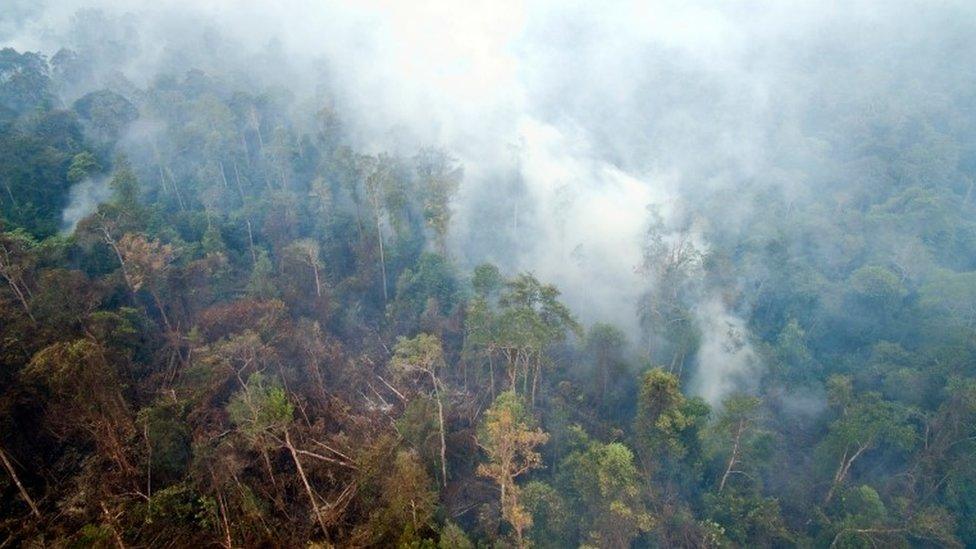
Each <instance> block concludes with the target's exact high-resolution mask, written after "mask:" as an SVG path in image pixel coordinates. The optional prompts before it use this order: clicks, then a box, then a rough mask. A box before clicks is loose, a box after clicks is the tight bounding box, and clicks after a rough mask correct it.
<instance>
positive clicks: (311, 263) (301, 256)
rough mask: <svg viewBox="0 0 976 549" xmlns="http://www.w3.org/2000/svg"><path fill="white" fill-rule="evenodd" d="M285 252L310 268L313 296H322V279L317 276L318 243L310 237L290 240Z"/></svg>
mask: <svg viewBox="0 0 976 549" xmlns="http://www.w3.org/2000/svg"><path fill="white" fill-rule="evenodd" d="M287 253H288V254H289V255H291V256H292V257H294V258H295V259H297V260H299V261H301V262H302V263H304V264H305V265H308V267H309V268H310V269H311V270H312V274H313V275H314V277H315V296H316V297H322V280H321V277H320V276H319V269H321V268H322V263H321V261H320V259H319V253H320V251H319V244H318V242H316V241H315V240H313V239H311V238H303V239H300V240H296V241H294V242H292V243H291V244H290V245H289V246H288V249H287Z"/></svg>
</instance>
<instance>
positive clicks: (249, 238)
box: [244, 218, 258, 265]
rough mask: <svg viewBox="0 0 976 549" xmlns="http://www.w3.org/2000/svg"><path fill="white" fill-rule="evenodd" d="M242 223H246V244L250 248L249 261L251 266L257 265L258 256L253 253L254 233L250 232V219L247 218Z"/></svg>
mask: <svg viewBox="0 0 976 549" xmlns="http://www.w3.org/2000/svg"><path fill="white" fill-rule="evenodd" d="M244 221H245V222H247V243H248V246H250V248H251V261H252V264H253V265H257V264H258V254H257V253H255V252H254V233H253V232H251V219H250V218H247V219H245V220H244Z"/></svg>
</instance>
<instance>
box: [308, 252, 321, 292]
mask: <svg viewBox="0 0 976 549" xmlns="http://www.w3.org/2000/svg"><path fill="white" fill-rule="evenodd" d="M308 261H309V263H311V264H312V272H313V273H315V295H316V297H322V282H321V280H320V279H319V266H318V263H317V262H316V261H315V260H314V258H312V257H311V255H310V256H309V258H308Z"/></svg>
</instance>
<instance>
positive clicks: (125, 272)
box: [101, 225, 136, 293]
mask: <svg viewBox="0 0 976 549" xmlns="http://www.w3.org/2000/svg"><path fill="white" fill-rule="evenodd" d="M101 229H102V234H104V235H105V242H106V243H107V244H108V245H109V246H111V247H112V250H114V251H115V257H117V258H118V259H119V265H121V266H122V276H123V277H124V278H125V284H126V286H128V287H129V290H130V291H131V292H133V293H135V291H136V289H135V288H134V287H133V286H132V279H131V278H129V270H128V269H127V268H126V267H125V260H124V259H122V252H120V251H119V246H118V245H117V244H116V243H115V239H114V238H112V233H110V232H108V229H106V228H105V226H104V225H103V226H102V227H101Z"/></svg>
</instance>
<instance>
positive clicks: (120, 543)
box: [100, 502, 125, 549]
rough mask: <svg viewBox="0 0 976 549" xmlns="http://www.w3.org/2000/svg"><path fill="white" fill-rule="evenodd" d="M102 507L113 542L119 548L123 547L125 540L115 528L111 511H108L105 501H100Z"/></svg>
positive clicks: (123, 548)
mask: <svg viewBox="0 0 976 549" xmlns="http://www.w3.org/2000/svg"><path fill="white" fill-rule="evenodd" d="M100 505H101V507H102V514H104V515H105V521H106V522H108V527H109V528H111V529H112V536H113V537H115V544H116V545H118V547H119V549H125V542H124V541H123V540H122V536H121V535H120V534H119V531H118V529H116V528H115V518H114V517H113V516H112V514H111V513H109V512H108V507H106V506H105V503H104V502H103V503H100Z"/></svg>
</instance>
